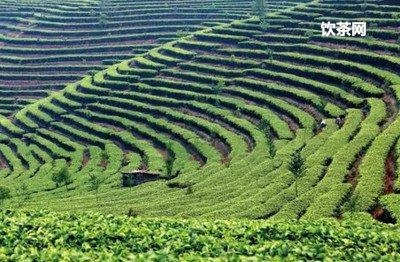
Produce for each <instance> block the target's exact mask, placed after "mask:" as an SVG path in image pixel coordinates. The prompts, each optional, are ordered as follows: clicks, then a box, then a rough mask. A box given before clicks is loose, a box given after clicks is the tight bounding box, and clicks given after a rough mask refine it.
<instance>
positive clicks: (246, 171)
mask: <svg viewBox="0 0 400 262" xmlns="http://www.w3.org/2000/svg"><path fill="white" fill-rule="evenodd" d="M161 2H162V4H160V3H161ZM9 3H10V1H5V0H1V4H2V6H5V8H6V9H2V11H1V20H0V21H1V28H2V29H1V30H2V32H3V36H2V42H1V43H2V47H1V48H0V53H1V55H0V57H1V63H2V66H1V68H2V69H1V70H2V72H1V77H0V79H1V80H0V82H1V85H2V86H3V87H2V90H3V91H4V92H3V93H2V94H4V98H3V99H2V100H1V101H2V103H3V105H4V108H5V111H4V114H3V116H2V117H1V119H0V131H1V137H0V141H1V144H0V153H1V165H0V168H1V169H0V170H1V171H0V183H1V185H2V186H6V187H8V188H10V189H11V191H12V192H11V195H12V196H13V197H12V198H11V200H9V201H7V202H6V203H5V205H6V206H7V207H11V208H15V207H20V206H23V207H26V208H30V209H43V208H48V209H51V210H56V211H81V210H95V211H100V212H105V213H116V214H122V213H126V212H127V211H128V209H131V212H134V213H135V214H139V215H140V216H163V217H164V216H174V217H204V218H251V219H269V220H271V221H277V220H282V219H300V220H315V219H319V218H325V217H336V218H338V219H342V218H343V216H344V217H346V216H347V215H348V213H346V212H347V211H349V210H350V211H352V212H353V211H357V212H361V213H364V215H365V216H372V217H373V218H375V219H378V220H381V221H385V222H396V220H397V219H399V218H400V209H399V204H400V194H399V192H400V182H399V180H398V179H397V168H396V167H397V166H398V165H397V163H398V162H399V161H400V160H399V159H398V156H399V155H400V154H399V151H400V142H398V141H399V137H400V118H399V117H398V102H399V100H400V74H399V72H400V31H399V28H400V6H399V5H398V4H396V2H395V1H388V0H365V1H364V0H360V1H358V0H354V1H333V0H319V1H317V0H316V1H298V0H297V1H295V0H292V1H285V5H283V4H282V3H281V1H268V3H269V4H268V6H267V17H266V18H265V19H263V20H262V21H261V22H260V19H259V18H257V17H256V16H253V15H251V12H252V11H251V4H252V1H250V0H249V1H244V0H235V1H234V0H231V1H227V0H224V1H222V0H215V1H211V0H210V1H190V0H188V1H172V0H171V1H156V0H152V1H150V0H142V1H111V4H112V7H106V10H107V12H104V13H103V14H104V16H102V15H101V16H100V18H104V20H101V21H99V20H98V17H99V16H98V14H99V13H101V10H99V9H100V8H101V7H100V6H99V4H98V3H97V2H94V1H76V2H71V1H70V2H65V3H64V2H58V1H40V2H39V1H38V2H32V1H27V2H24V1H21V2H18V4H14V5H11V4H9ZM103 8H104V7H103ZM92 10H93V12H92ZM72 14H73V15H72ZM90 14H93V16H91V15H90ZM95 14H96V15H95ZM105 17H106V18H105ZM326 21H331V22H337V21H350V22H363V21H364V22H367V34H368V36H366V37H360V36H356V37H333V36H329V37H322V36H321V22H326ZM178 31H179V33H178V34H177V32H178ZM182 31H184V32H185V33H183V34H182ZM16 32H20V33H16ZM134 53H135V54H134ZM120 60H121V62H119V63H116V64H112V63H114V61H120ZM109 64H112V65H110V66H108V67H107V68H106V69H104V70H101V69H103V68H104V67H105V65H109ZM88 70H89V71H93V70H100V71H99V72H97V73H93V74H88V75H86V76H85V77H84V78H83V79H82V80H79V81H77V82H73V81H72V80H74V79H78V78H80V77H81V76H82V75H83V74H85V72H86V71H88ZM66 82H70V83H69V84H67V85H66V86H65V83H66ZM28 86H29V88H28ZM10 90H12V92H10ZM54 90H59V91H54ZM6 96H7V97H6ZM13 112H14V113H13ZM338 116H340V120H343V124H340V123H339V124H337V123H336V122H335V119H336V118H337V117H338ZM322 120H324V121H325V122H326V127H325V128H322V129H321V128H320V127H319V124H320V122H321V121H322ZM293 155H298V156H299V157H300V159H301V160H304V167H305V171H304V172H302V173H301V174H300V176H295V175H294V173H293V172H291V171H290V170H291V167H292V165H290V163H292V162H291V159H293V157H292V156H293ZM133 170H142V171H146V172H149V173H158V174H160V175H161V176H160V179H158V180H157V181H153V182H148V183H143V184H141V185H139V186H135V187H123V186H122V185H121V177H122V173H123V172H129V171H133ZM60 174H61V175H68V174H69V175H70V176H71V178H70V179H65V180H58V181H56V182H58V183H57V184H56V183H55V182H54V181H55V180H54V179H52V178H54V176H57V175H60ZM53 180H54V181H53ZM65 182H66V183H65Z"/></svg>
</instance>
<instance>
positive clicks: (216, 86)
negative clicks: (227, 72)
mask: <svg viewBox="0 0 400 262" xmlns="http://www.w3.org/2000/svg"><path fill="white" fill-rule="evenodd" d="M224 87H225V82H224V81H223V80H219V81H218V82H217V83H216V84H214V85H212V86H211V89H212V91H213V93H214V94H216V95H220V94H221V92H222V90H223V89H224Z"/></svg>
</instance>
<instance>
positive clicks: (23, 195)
mask: <svg viewBox="0 0 400 262" xmlns="http://www.w3.org/2000/svg"><path fill="white" fill-rule="evenodd" d="M17 190H18V191H19V192H20V193H19V195H20V196H21V201H20V203H19V206H22V205H23V203H24V202H25V201H27V200H29V199H30V197H31V196H30V194H29V192H28V186H27V185H26V184H25V183H22V184H20V187H19V188H17Z"/></svg>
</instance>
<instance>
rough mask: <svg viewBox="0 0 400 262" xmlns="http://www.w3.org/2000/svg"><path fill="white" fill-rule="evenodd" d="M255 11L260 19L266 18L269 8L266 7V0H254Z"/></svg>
mask: <svg viewBox="0 0 400 262" xmlns="http://www.w3.org/2000/svg"><path fill="white" fill-rule="evenodd" d="M253 12H254V14H255V15H256V16H258V17H259V18H260V19H262V18H264V17H265V15H266V13H267V9H266V7H265V0H254V2H253Z"/></svg>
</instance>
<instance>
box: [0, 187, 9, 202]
mask: <svg viewBox="0 0 400 262" xmlns="http://www.w3.org/2000/svg"><path fill="white" fill-rule="evenodd" d="M9 198H11V190H10V189H9V188H8V187H5V186H0V205H2V204H3V203H4V201H5V200H7V199H9Z"/></svg>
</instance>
